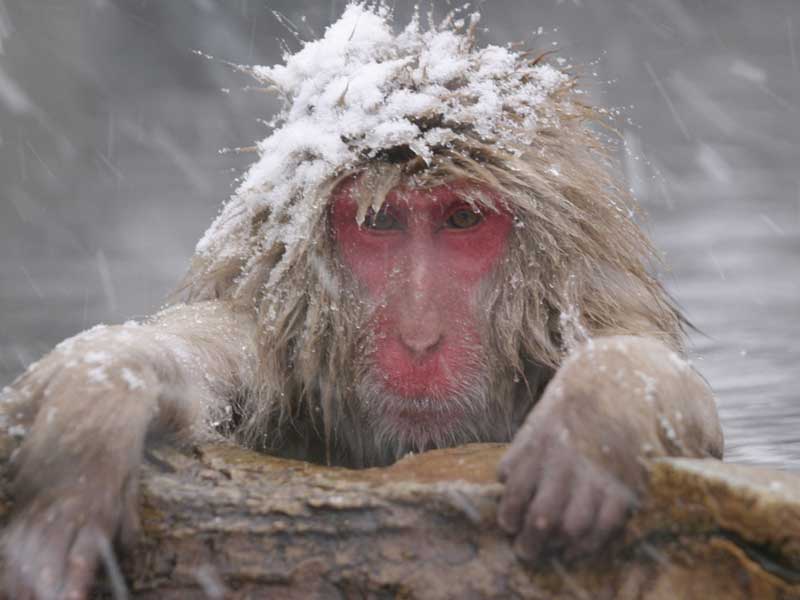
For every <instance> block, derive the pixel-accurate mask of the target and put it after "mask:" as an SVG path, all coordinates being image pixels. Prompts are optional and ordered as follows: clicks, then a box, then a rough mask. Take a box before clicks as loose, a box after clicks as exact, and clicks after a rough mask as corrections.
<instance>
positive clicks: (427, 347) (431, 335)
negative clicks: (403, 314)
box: [400, 331, 442, 357]
mask: <svg viewBox="0 0 800 600" xmlns="http://www.w3.org/2000/svg"><path fill="white" fill-rule="evenodd" d="M400 340H401V341H402V342H403V345H404V346H405V347H406V348H407V349H408V350H409V352H411V354H413V355H415V356H418V357H421V356H425V355H426V354H430V353H431V352H433V351H434V350H436V348H437V347H438V346H439V344H440V343H441V341H442V334H441V332H438V331H419V332H414V333H410V334H403V335H401V336H400Z"/></svg>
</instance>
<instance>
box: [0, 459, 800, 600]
mask: <svg viewBox="0 0 800 600" xmlns="http://www.w3.org/2000/svg"><path fill="white" fill-rule="evenodd" d="M503 449H504V446H501V445H472V446H465V447H462V448H455V449H451V450H442V451H435V452H428V453H426V454H422V455H416V456H411V457H408V458H406V459H403V460H401V461H400V462H398V463H397V464H395V465H393V466H391V467H388V468H383V469H365V470H360V471H352V470H346V469H334V468H325V467H321V466H316V465H310V464H306V463H302V462H297V461H289V460H283V459H278V458H273V457H268V456H263V455H260V454H256V453H253V452H249V451H247V450H243V449H241V448H238V447H235V446H231V445H212V446H206V447H202V448H198V449H196V450H195V451H194V452H193V453H192V454H191V455H190V454H185V453H180V452H178V451H174V450H165V451H160V452H159V453H158V454H157V455H156V456H155V457H153V460H151V461H149V462H148V464H147V465H146V466H145V467H144V469H143V473H142V500H141V515H142V523H143V534H142V537H141V540H140V542H139V543H138V544H137V545H136V546H135V547H134V548H133V549H132V550H130V551H128V552H127V553H125V554H124V555H123V556H122V557H121V558H122V568H123V572H124V574H125V578H126V581H127V584H128V587H129V589H130V592H131V597H133V598H141V599H145V598H147V599H150V598H153V599H155V598H159V599H173V598H220V599H221V598H225V599H237V600H238V599H244V598H290V599H291V598H303V599H314V598H375V599H378V598H408V599H411V598H426V599H427V598H430V599H439V598H537V599H538V598H576V599H584V598H585V599H592V600H595V599H603V598H609V599H611V598H620V599H628V598H630V599H647V600H656V599H664V600H666V599H669V600H673V599H676V598H682V599H694V598H697V599H703V600H705V599H707V598H726V599H728V598H729V599H737V598H759V599H761V598H764V599H770V598H776V599H777V598H800V477H797V476H792V475H789V474H786V473H781V472H777V471H768V470H764V469H758V468H752V467H744V466H737V465H730V464H723V463H721V462H716V461H704V460H689V459H674V460H663V461H659V462H656V463H654V464H653V465H652V468H651V478H650V492H649V494H648V496H647V498H646V499H645V502H644V505H643V506H642V508H641V510H639V511H638V512H637V514H636V515H635V516H634V518H633V519H632V520H631V521H630V523H629V525H628V527H627V529H626V531H625V534H624V535H623V536H622V537H621V538H620V539H619V540H617V541H616V542H615V543H614V544H613V546H612V547H611V548H610V549H609V551H606V552H603V553H602V554H601V555H600V556H596V557H593V558H590V559H586V560H583V561H580V562H576V563H573V564H565V563H563V562H561V561H558V560H553V559H551V560H550V561H548V562H546V563H545V564H544V565H541V566H538V567H535V568H534V567H530V566H526V565H524V564H522V563H520V562H519V561H518V560H517V559H516V558H515V556H514V554H513V551H512V548H511V544H510V540H509V539H508V538H507V536H506V535H504V534H503V533H502V532H501V531H500V529H499V528H498V527H497V525H496V523H495V510H496V506H497V502H498V499H499V497H500V494H501V491H502V486H501V485H500V484H499V483H497V482H496V478H495V465H496V464H497V461H498V460H499V458H500V455H501V454H502V451H503ZM8 509H9V503H8V501H7V500H5V501H4V502H3V503H2V505H1V506H0V510H2V515H3V516H4V515H6V514H7V513H8ZM109 589H110V587H109V586H108V584H107V583H101V584H100V585H99V586H98V589H97V592H96V597H98V598H107V597H111V594H110V592H109Z"/></svg>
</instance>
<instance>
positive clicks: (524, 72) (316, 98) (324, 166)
mask: <svg viewBox="0 0 800 600" xmlns="http://www.w3.org/2000/svg"><path fill="white" fill-rule="evenodd" d="M456 16H457V15H456ZM478 20H479V15H478V14H477V13H474V14H471V15H468V16H467V17H466V18H464V19H461V18H458V19H456V18H450V19H446V20H445V21H444V22H443V23H442V24H441V25H439V26H437V27H434V28H431V29H427V30H423V28H422V27H421V25H420V20H419V18H418V16H415V17H414V18H413V19H412V20H411V22H410V23H409V24H408V25H407V26H406V27H405V28H404V29H403V30H402V31H400V32H399V33H395V32H394V30H393V29H394V23H393V15H392V13H391V11H390V10H389V9H388V8H386V7H384V6H378V7H368V6H367V5H365V4H362V3H351V4H349V5H348V6H347V8H346V9H345V11H344V13H343V14H342V16H341V18H340V19H339V20H338V21H336V22H335V23H334V24H332V25H331V26H330V27H328V29H327V30H326V31H325V34H324V35H323V36H322V37H321V38H320V39H317V40H315V41H312V42H308V43H305V44H304V45H303V47H302V48H301V49H300V50H299V51H298V52H296V53H294V54H288V53H287V54H286V55H284V57H283V58H284V63H283V64H278V65H274V66H271V67H266V66H253V67H242V69H243V70H246V71H249V72H250V73H251V74H252V75H253V76H254V77H255V78H256V79H258V80H259V81H260V82H262V83H263V84H264V85H265V86H267V87H268V88H270V89H272V90H274V91H275V92H277V93H278V94H279V95H280V97H281V98H282V99H283V101H284V107H283V110H282V111H281V113H280V114H279V115H278V116H277V117H276V118H275V119H274V120H273V121H272V123H271V125H272V127H273V130H272V131H271V133H270V135H268V136H267V137H266V138H264V139H263V140H261V141H260V142H258V143H257V149H258V153H259V158H258V160H257V161H256V162H255V163H254V164H253V165H252V166H251V168H250V169H249V171H248V172H247V173H246V175H245V177H244V180H243V182H242V183H241V185H240V187H239V188H238V189H237V191H236V192H235V194H234V195H233V196H232V198H231V199H230V200H229V201H228V202H227V204H226V205H225V206H224V208H223V210H222V212H221V214H220V215H219V217H218V218H217V219H216V221H215V222H214V223H213V224H212V226H211V228H210V229H209V230H208V231H207V232H206V234H205V235H204V236H203V238H202V239H201V240H200V242H199V243H198V245H197V252H198V254H200V255H203V256H210V257H214V258H225V257H229V256H242V257H247V253H248V250H247V249H248V248H252V247H253V246H252V241H253V240H252V239H249V235H250V234H249V229H248V227H246V225H245V224H246V223H247V222H248V221H249V219H250V218H251V217H252V216H253V215H255V214H256V213H257V212H259V211H261V210H262V209H264V208H269V209H270V215H271V217H270V219H269V221H268V222H267V223H265V224H264V225H263V226H262V228H261V231H260V232H259V235H260V236H261V239H260V240H259V241H260V242H262V247H267V248H269V247H272V245H273V244H276V243H282V244H285V245H286V247H287V250H288V251H287V252H286V253H285V254H284V261H285V260H286V259H287V257H291V256H292V254H293V253H292V251H291V249H292V246H293V245H294V244H296V243H298V242H300V241H302V240H305V239H308V236H309V233H310V228H311V227H312V226H313V224H314V222H315V217H318V216H319V215H320V214H321V212H322V211H323V210H324V206H320V203H319V202H318V201H317V198H318V197H319V196H318V193H319V192H320V190H321V189H322V187H323V186H324V185H325V184H326V183H328V182H330V181H331V180H333V179H334V178H335V177H336V176H339V175H342V174H345V173H347V172H349V171H351V170H354V169H357V168H358V166H359V164H363V162H364V161H365V160H368V159H369V158H371V157H374V156H375V155H376V154H377V153H378V152H379V151H381V150H386V149H390V148H394V147H398V146H407V147H408V148H410V149H411V150H413V151H414V152H415V153H416V154H417V155H418V156H420V157H422V158H423V159H424V160H425V161H427V162H430V161H431V160H432V158H433V157H434V155H435V153H436V151H437V149H439V150H441V149H442V148H445V147H447V146H448V145H451V144H453V143H454V142H457V141H458V140H459V139H462V138H464V136H467V135H468V136H470V137H471V138H473V139H474V138H478V139H482V140H485V141H487V142H490V143H494V144H497V145H499V146H501V147H505V148H507V149H509V150H511V151H519V148H520V146H524V145H525V144H527V143H530V142H531V141H532V139H533V136H535V132H536V127H537V125H539V124H541V123H542V122H543V121H544V120H546V119H547V118H548V115H547V111H546V110H545V104H546V100H547V99H548V98H549V97H551V96H552V94H553V93H554V92H556V91H558V90H560V89H562V88H564V86H566V85H568V82H569V77H568V76H567V75H566V74H564V73H562V72H561V71H560V70H558V69H556V68H554V67H552V66H551V65H548V64H545V63H540V64H534V62H533V60H532V57H530V56H528V55H526V54H523V53H519V52H516V51H513V50H511V49H508V48H504V47H500V46H495V45H489V46H485V47H478V46H476V44H475V39H474V30H475V28H476V26H477V23H478ZM520 123H522V127H520ZM525 135H528V136H530V137H528V138H526V137H525Z"/></svg>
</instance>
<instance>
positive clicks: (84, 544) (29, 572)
mask: <svg viewBox="0 0 800 600" xmlns="http://www.w3.org/2000/svg"><path fill="white" fill-rule="evenodd" d="M254 331H255V325H254V321H253V318H252V315H251V314H250V313H249V312H240V311H236V310H233V309H232V308H230V307H229V306H227V305H225V304H223V303H221V302H208V303H201V304H193V305H179V306H175V307H172V308H170V309H167V310H166V311H164V312H162V313H160V314H159V315H157V316H156V317H155V318H154V319H153V320H152V321H150V322H148V323H146V324H143V325H138V324H126V325H122V326H117V327H97V328H95V329H93V330H90V331H88V332H85V333H83V334H80V335H78V336H76V337H75V338H71V339H69V340H67V341H65V342H63V343H62V344H59V346H57V347H56V349H55V350H54V351H53V352H51V353H50V354H48V355H47V356H46V357H45V358H44V359H42V360H41V361H40V362H39V363H37V364H35V365H32V366H31V367H30V368H29V369H28V371H27V372H26V373H25V374H23V375H22V377H21V378H20V379H19V380H18V381H17V382H15V383H14V384H13V385H12V386H11V387H10V388H8V389H6V390H4V392H3V394H2V398H0V400H2V401H0V442H3V443H2V444H0V452H2V450H4V449H9V448H8V446H9V444H8V443H7V442H9V440H10V439H12V438H14V439H17V438H23V439H22V443H21V444H19V448H18V449H16V450H15V452H14V454H13V458H12V459H11V461H10V467H11V475H12V476H13V480H12V487H11V492H12V495H13V499H14V502H15V513H14V514H13V515H12V518H11V521H10V523H9V525H8V526H7V527H6V529H5V531H4V532H3V535H2V539H1V540H0V542H1V544H2V545H1V546H0V551H2V554H3V557H4V567H5V572H4V574H3V581H2V587H3V591H5V593H6V595H7V597H8V598H13V599H15V600H20V599H21V600H25V599H37V600H45V599H46V600H50V599H53V598H57V599H62V598H64V599H65V598H69V599H80V598H84V597H85V596H86V594H87V591H88V590H89V589H90V586H91V584H92V582H93V580H94V573H95V570H96V567H97V566H98V564H99V563H100V562H102V563H103V565H104V567H105V570H106V573H107V574H108V575H110V577H109V579H110V580H111V583H112V585H115V584H116V585H115V587H122V585H123V582H122V578H121V577H120V576H119V574H118V573H117V572H116V564H115V562H114V558H113V553H112V551H111V542H112V540H115V539H116V540H119V541H121V542H122V543H123V545H124V544H125V543H126V542H129V541H132V539H133V538H134V535H133V534H134V533H135V532H136V530H137V529H138V519H137V506H136V496H137V488H138V477H137V471H138V469H139V466H140V464H141V461H142V457H143V454H144V447H145V441H147V442H148V443H151V442H154V441H158V440H160V441H162V442H163V441H182V442H186V441H194V440H197V439H199V438H201V437H206V436H208V435H212V430H211V425H210V423H212V422H217V421H220V420H224V418H225V416H224V415H226V414H229V413H228V412H227V410H226V409H227V408H228V407H229V405H228V399H229V398H230V397H231V396H232V395H233V390H241V389H243V388H245V387H247V386H248V385H249V379H248V378H249V375H248V374H249V373H252V372H254V370H255V369H254V366H253V365H254V361H255V357H256V352H255V345H254V341H253V340H254ZM3 434H4V435H3ZM14 445H16V442H14V443H13V444H11V446H14ZM0 595H1V593H0ZM117 597H121V596H120V595H119V594H117Z"/></svg>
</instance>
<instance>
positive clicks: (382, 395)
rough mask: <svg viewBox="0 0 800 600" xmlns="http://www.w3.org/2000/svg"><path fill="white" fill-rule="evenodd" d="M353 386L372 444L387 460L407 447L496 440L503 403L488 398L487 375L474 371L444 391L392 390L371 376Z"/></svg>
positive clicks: (409, 449)
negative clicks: (387, 455) (411, 391)
mask: <svg viewBox="0 0 800 600" xmlns="http://www.w3.org/2000/svg"><path fill="white" fill-rule="evenodd" d="M357 388H358V396H359V401H360V404H361V406H362V407H363V410H364V412H365V417H366V421H367V426H368V428H369V430H370V431H371V433H372V436H373V437H374V439H373V442H374V445H375V448H377V449H380V450H381V452H388V454H389V455H391V456H392V457H393V459H397V458H399V457H400V456H403V455H404V454H407V453H408V452H423V451H425V450H432V449H435V448H449V447H452V446H458V445H461V444H466V443H470V442H481V441H500V440H498V439H497V438H498V436H499V435H501V433H500V432H501V431H502V428H499V427H498V424H499V423H502V422H504V421H505V418H504V416H503V414H502V413H503V408H502V406H503V404H504V403H498V402H490V401H489V389H490V386H489V381H488V377H487V376H486V374H485V373H482V372H480V371H478V370H475V372H471V373H469V374H468V376H467V377H465V379H464V380H463V384H462V385H460V386H459V387H458V388H457V389H455V390H448V392H447V393H441V392H438V393H436V394H432V395H407V394H398V393H396V392H394V391H392V390H391V389H389V388H388V387H387V386H385V385H384V383H383V381H381V380H380V379H378V378H376V377H367V378H366V379H365V380H364V381H362V382H361V383H360V384H359V385H358V386H357ZM495 400H496V399H495Z"/></svg>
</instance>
